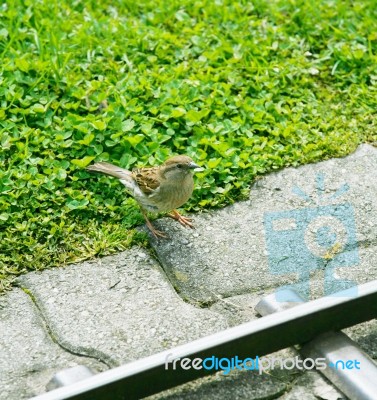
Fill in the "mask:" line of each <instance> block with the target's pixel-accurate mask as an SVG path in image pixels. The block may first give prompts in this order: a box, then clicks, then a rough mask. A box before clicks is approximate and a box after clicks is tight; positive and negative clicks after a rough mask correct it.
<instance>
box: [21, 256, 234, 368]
mask: <svg viewBox="0 0 377 400" xmlns="http://www.w3.org/2000/svg"><path fill="white" fill-rule="evenodd" d="M22 285H24V286H25V287H27V288H28V289H29V290H30V291H31V293H32V294H33V296H34V298H35V301H36V302H37V304H38V306H39V307H40V309H41V311H42V313H43V315H44V317H45V319H46V320H47V321H48V325H49V327H50V329H51V331H52V333H53V335H54V336H55V337H56V340H57V341H58V343H59V344H61V345H62V346H64V347H65V348H67V349H69V350H71V351H73V352H75V353H79V354H83V355H88V356H91V357H96V358H98V359H100V360H103V361H105V362H107V363H108V364H109V365H112V366H115V365H119V364H123V363H125V362H127V361H130V360H135V359H138V358H141V357H144V356H147V355H150V354H154V353H157V352H159V351H162V350H165V349H168V348H171V347H174V346H176V345H178V344H182V343H186V342H188V341H190V340H194V339H197V338H199V337H202V336H206V335H209V334H211V333H214V332H216V331H219V330H222V329H225V328H226V327H227V323H226V320H225V318H224V317H222V316H221V315H220V314H218V313H215V312H212V311H209V310H204V309H198V308H196V307H194V306H192V305H189V304H186V303H185V302H183V301H182V300H181V299H180V297H179V296H178V295H177V294H176V293H175V292H174V290H173V288H172V287H171V285H170V283H169V282H168V280H167V279H166V277H165V276H164V274H163V272H162V271H161V269H160V268H159V266H158V265H157V264H156V262H155V261H154V260H153V259H152V258H151V257H150V256H148V255H147V254H146V252H145V251H144V250H142V249H139V248H133V249H131V250H129V251H126V252H123V253H120V254H117V255H115V256H111V257H105V258H102V259H99V260H96V261H94V262H92V263H83V264H81V265H71V266H69V267H67V268H65V269H53V270H48V271H43V272H41V273H30V274H28V275H26V276H25V277H24V278H23V279H22Z"/></svg>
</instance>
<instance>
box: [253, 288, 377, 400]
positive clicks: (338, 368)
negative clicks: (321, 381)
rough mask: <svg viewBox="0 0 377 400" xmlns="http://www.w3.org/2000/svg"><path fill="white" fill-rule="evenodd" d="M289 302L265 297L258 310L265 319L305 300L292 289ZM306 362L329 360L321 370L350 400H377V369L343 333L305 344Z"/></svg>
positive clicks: (302, 349)
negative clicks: (307, 360)
mask: <svg viewBox="0 0 377 400" xmlns="http://www.w3.org/2000/svg"><path fill="white" fill-rule="evenodd" d="M283 293H284V296H281V297H285V298H286V299H289V301H286V302H281V301H280V302H278V301H276V296H275V295H273V294H270V295H268V296H266V297H264V298H263V299H262V300H261V301H260V302H259V303H258V304H257V305H256V306H255V309H256V311H258V312H259V314H261V315H262V316H265V315H270V314H273V313H275V312H281V311H283V310H287V309H289V308H291V307H296V306H297V304H299V303H303V302H304V301H305V300H304V299H303V298H301V297H300V296H299V295H298V294H297V293H296V292H294V291H292V290H291V289H288V290H285V291H284V292H283ZM299 351H300V353H301V354H302V355H303V356H304V357H303V358H304V359H307V358H308V359H312V360H315V359H322V360H325V362H326V365H327V366H329V367H328V368H325V369H321V370H320V371H319V372H321V373H322V374H323V375H324V376H326V378H327V379H328V380H329V381H330V382H332V383H333V384H334V385H335V386H336V387H337V388H338V389H339V390H340V391H342V392H343V393H344V394H345V395H346V396H347V398H349V399H350V400H376V398H377V365H376V364H375V363H374V362H373V360H372V359H371V358H370V357H369V356H368V355H367V354H365V353H364V352H363V351H362V349H361V348H360V347H359V346H358V345H357V343H355V342H354V341H352V340H351V339H350V338H349V337H348V336H347V335H345V334H344V333H343V332H333V331H332V332H327V333H324V334H322V335H319V336H317V337H316V338H315V339H313V340H311V341H310V342H307V343H305V344H304V345H303V346H301V349H300V350H299ZM356 363H357V364H356Z"/></svg>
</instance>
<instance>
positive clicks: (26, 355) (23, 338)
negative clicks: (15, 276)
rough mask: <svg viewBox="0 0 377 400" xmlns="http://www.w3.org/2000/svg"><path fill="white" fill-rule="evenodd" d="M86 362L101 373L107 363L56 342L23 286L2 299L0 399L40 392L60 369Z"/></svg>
mask: <svg viewBox="0 0 377 400" xmlns="http://www.w3.org/2000/svg"><path fill="white" fill-rule="evenodd" d="M76 365H86V366H87V367H89V368H91V369H92V370H93V371H96V372H101V371H104V370H105V369H107V367H106V365H104V364H102V363H100V362H98V361H97V360H94V359H91V358H86V357H78V356H76V355H74V354H70V353H68V352H66V351H64V350H63V349H62V348H61V347H60V346H59V345H58V344H57V343H55V342H54V341H53V340H52V338H51V336H50V335H49V334H48V331H47V330H46V326H45V325H44V322H43V320H42V318H41V316H40V315H39V313H38V310H37V308H36V307H35V305H34V304H33V302H32V300H31V299H30V297H29V296H28V295H27V294H26V293H24V292H23V291H22V290H20V289H14V290H13V291H12V292H10V293H8V294H6V295H5V296H3V297H1V298H0V388H1V390H0V399H1V400H12V399H15V400H20V399H28V398H30V397H31V396H34V395H36V394H40V393H42V392H44V391H45V390H46V385H47V383H48V382H49V381H50V379H51V378H52V377H53V375H54V374H55V373H56V372H58V371H60V370H61V369H65V368H70V367H73V366H76Z"/></svg>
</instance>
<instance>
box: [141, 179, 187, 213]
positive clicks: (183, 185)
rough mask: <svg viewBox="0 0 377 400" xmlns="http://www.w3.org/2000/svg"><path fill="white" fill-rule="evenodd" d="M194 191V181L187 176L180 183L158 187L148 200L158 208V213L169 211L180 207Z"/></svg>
mask: <svg viewBox="0 0 377 400" xmlns="http://www.w3.org/2000/svg"><path fill="white" fill-rule="evenodd" d="M193 190H194V180H193V177H192V175H191V174H189V175H188V176H187V177H186V178H185V179H184V180H183V181H180V182H171V183H168V182H163V183H162V184H161V185H160V187H159V188H158V189H157V190H156V191H155V192H154V193H153V194H152V195H150V196H149V200H150V201H151V203H153V205H154V206H156V207H158V212H166V211H171V210H173V209H175V208H179V207H181V206H182V205H183V204H184V203H186V201H187V200H188V199H189V198H190V197H191V195H192V192H193Z"/></svg>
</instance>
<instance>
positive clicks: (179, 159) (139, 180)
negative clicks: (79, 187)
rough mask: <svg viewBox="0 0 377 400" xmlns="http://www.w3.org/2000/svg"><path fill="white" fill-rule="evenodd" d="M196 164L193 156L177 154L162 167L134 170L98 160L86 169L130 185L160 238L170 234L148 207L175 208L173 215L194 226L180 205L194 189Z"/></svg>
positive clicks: (150, 226) (156, 211) (128, 190)
mask: <svg viewBox="0 0 377 400" xmlns="http://www.w3.org/2000/svg"><path fill="white" fill-rule="evenodd" d="M195 168H200V167H199V165H197V164H195V163H194V162H193V160H192V159H191V158H190V157H187V156H174V157H171V158H169V159H168V160H167V161H165V162H164V163H163V164H162V165H160V166H158V167H147V168H138V169H134V170H132V171H128V170H127V169H123V168H120V167H117V166H116V165H113V164H109V163H106V162H98V163H95V164H93V165H90V166H89V167H87V168H86V169H87V170H88V171H95V172H101V173H103V174H106V175H111V176H114V177H115V178H118V179H119V180H120V181H121V182H122V183H123V185H124V186H125V187H126V188H127V192H128V193H129V194H130V195H131V196H132V197H133V198H134V199H135V200H136V201H137V202H138V203H139V205H140V208H141V212H142V213H143V216H144V218H145V221H146V223H147V226H148V228H149V229H150V231H151V232H152V234H153V235H154V236H155V237H156V238H158V237H167V236H166V235H165V234H164V233H163V232H161V231H158V230H157V229H155V228H154V227H153V225H152V224H151V222H150V221H149V219H148V216H147V211H151V212H155V213H158V212H168V211H171V213H169V214H168V216H169V217H171V218H174V219H176V220H177V221H178V222H179V223H180V224H182V225H183V226H186V227H190V228H194V225H193V224H192V221H191V219H190V218H187V217H184V216H183V215H181V214H180V213H179V212H178V211H177V210H176V208H178V207H180V206H182V205H183V204H184V203H186V201H187V200H188V199H189V198H190V196H191V194H192V192H193V190H194V179H193V176H192V175H193V174H192V170H194V169H195Z"/></svg>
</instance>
